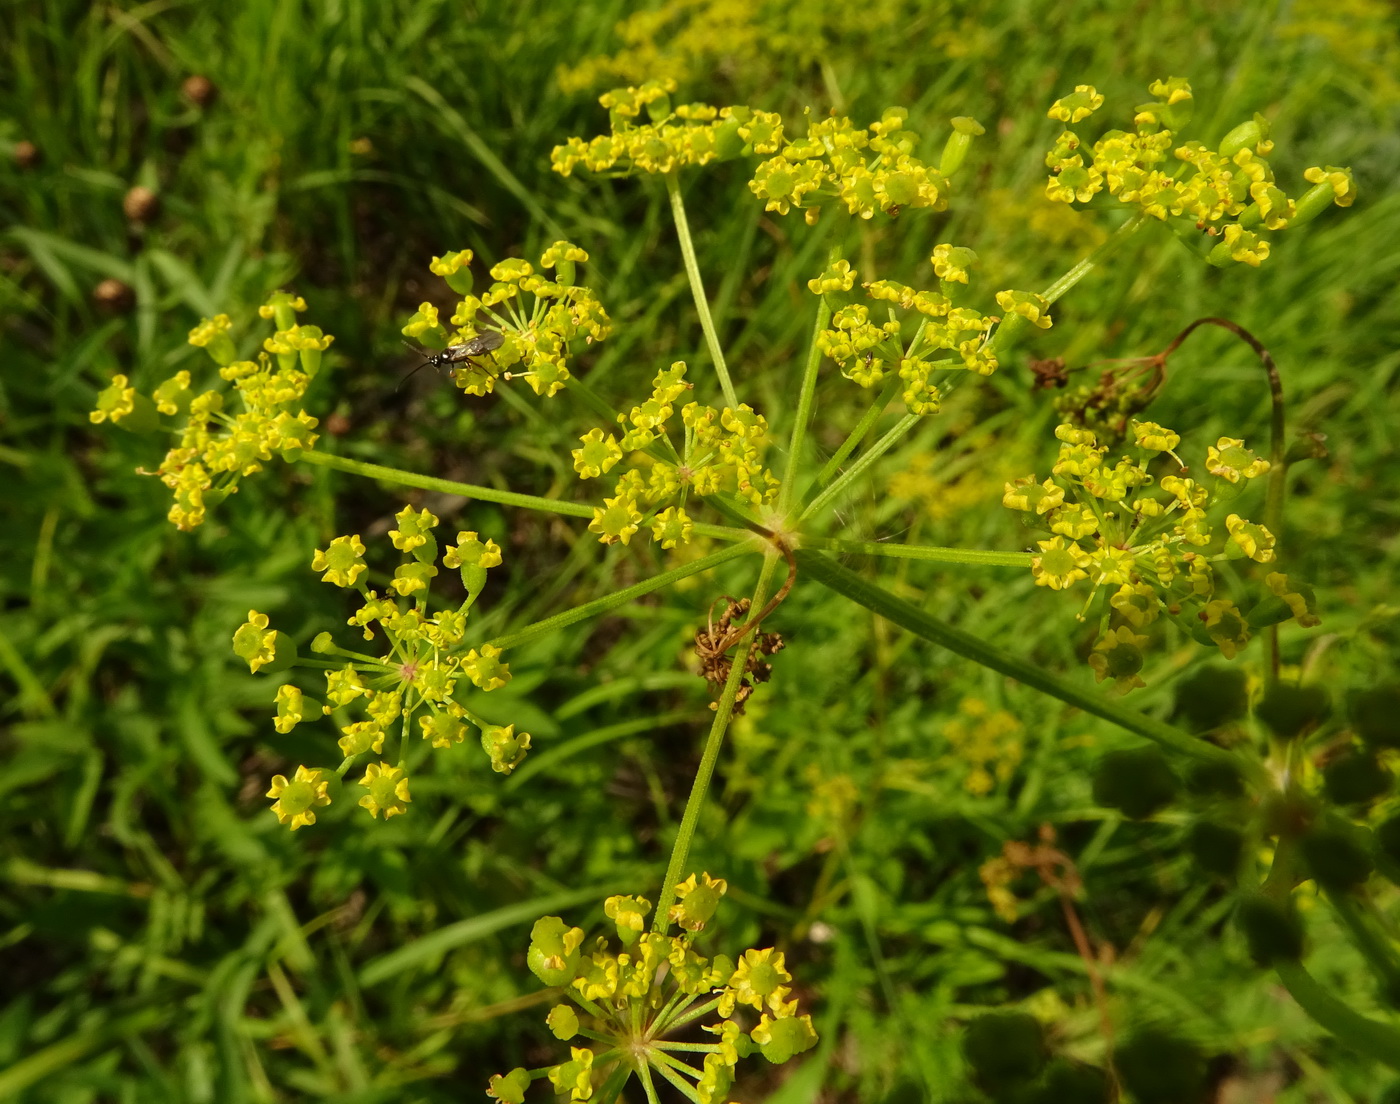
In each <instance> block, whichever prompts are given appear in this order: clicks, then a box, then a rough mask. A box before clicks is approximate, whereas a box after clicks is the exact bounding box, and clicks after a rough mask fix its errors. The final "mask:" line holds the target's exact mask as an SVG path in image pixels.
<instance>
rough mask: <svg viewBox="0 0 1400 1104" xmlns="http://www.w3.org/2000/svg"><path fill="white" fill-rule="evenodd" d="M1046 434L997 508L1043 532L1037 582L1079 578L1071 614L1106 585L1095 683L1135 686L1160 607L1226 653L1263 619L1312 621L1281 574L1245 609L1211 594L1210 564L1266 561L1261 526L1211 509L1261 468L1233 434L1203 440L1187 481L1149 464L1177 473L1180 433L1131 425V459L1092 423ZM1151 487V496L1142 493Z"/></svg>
mask: <svg viewBox="0 0 1400 1104" xmlns="http://www.w3.org/2000/svg"><path fill="white" fill-rule="evenodd" d="M1055 436H1056V437H1057V438H1059V440H1060V442H1061V444H1060V451H1059V455H1058V457H1057V458H1056V461H1055V464H1054V467H1053V468H1052V474H1051V476H1050V478H1048V479H1046V480H1044V481H1043V482H1036V479H1035V477H1034V476H1025V477H1023V478H1021V479H1017V480H1015V481H1013V482H1010V483H1007V484H1006V490H1005V494H1004V495H1003V497H1002V505H1004V506H1006V507H1008V508H1009V509H1013V510H1018V511H1020V512H1021V513H1023V514H1024V515H1025V517H1026V523H1027V524H1028V525H1030V526H1032V527H1035V528H1041V529H1049V530H1050V532H1051V533H1052V534H1054V535H1053V536H1051V537H1050V538H1049V539H1048V540H1042V541H1039V542H1038V543H1039V547H1040V552H1039V553H1038V554H1037V555H1036V556H1034V557H1032V560H1031V571H1032V573H1033V574H1034V576H1035V581H1036V583H1037V584H1038V585H1040V586H1045V587H1049V588H1050V589H1052V590H1064V589H1067V588H1070V587H1073V586H1075V585H1076V584H1077V583H1080V582H1082V581H1085V580H1087V581H1088V583H1089V586H1090V594H1089V597H1088V600H1087V601H1086V602H1085V604H1084V610H1083V612H1081V614H1080V618H1081V620H1082V619H1083V618H1084V617H1085V616H1086V614H1087V613H1088V611H1089V609H1090V606H1091V605H1092V604H1093V602H1094V599H1095V597H1096V596H1097V595H1098V594H1099V592H1100V589H1101V588H1105V587H1106V588H1108V590H1107V593H1108V600H1107V602H1106V603H1104V604H1103V606H1102V607H1101V612H1100V634H1101V635H1100V639H1099V642H1098V644H1097V645H1095V647H1094V650H1093V652H1092V653H1091V654H1090V656H1089V665H1090V666H1091V667H1093V669H1094V673H1095V675H1096V676H1097V677H1098V679H1099V680H1100V681H1103V680H1105V679H1109V678H1111V679H1112V680H1113V682H1114V685H1115V686H1116V688H1117V689H1118V690H1119V691H1122V692H1126V691H1128V690H1131V689H1133V688H1135V687H1138V686H1142V685H1143V680H1142V678H1141V676H1140V674H1139V671H1140V670H1141V668H1142V664H1143V649H1144V648H1146V647H1147V646H1148V642H1149V637H1148V636H1146V635H1144V630H1146V629H1147V627H1148V626H1149V625H1151V624H1153V623H1154V622H1155V621H1156V620H1157V619H1158V617H1159V615H1160V614H1162V613H1167V614H1169V615H1171V617H1172V618H1173V619H1174V620H1175V621H1176V622H1177V623H1178V624H1180V625H1182V626H1183V627H1184V628H1185V629H1186V630H1187V632H1188V633H1189V634H1190V635H1191V636H1192V637H1193V638H1194V639H1196V640H1197V641H1199V642H1200V643H1202V644H1208V645H1213V646H1215V647H1218V648H1219V649H1220V651H1221V654H1222V655H1224V656H1225V658H1227V659H1233V658H1234V656H1235V655H1236V653H1237V652H1238V651H1239V649H1240V648H1242V647H1244V645H1245V644H1246V643H1248V641H1249V638H1250V635H1251V632H1252V631H1253V630H1255V629H1258V628H1260V627H1262V626H1264V625H1268V624H1276V623H1277V622H1279V621H1282V620H1286V619H1287V618H1289V617H1291V616H1297V617H1298V620H1299V623H1300V624H1303V625H1310V624H1316V623H1317V622H1316V616H1315V614H1314V613H1313V612H1312V609H1311V606H1310V605H1309V599H1308V598H1307V597H1305V596H1304V594H1303V593H1302V590H1301V589H1299V588H1296V587H1295V588H1290V586H1289V584H1288V582H1287V578H1286V576H1283V575H1270V576H1269V580H1270V581H1269V582H1268V586H1269V589H1270V590H1271V591H1272V595H1273V596H1270V597H1269V598H1268V599H1267V600H1264V601H1261V602H1260V603H1259V604H1258V605H1257V606H1256V607H1255V609H1254V610H1252V611H1251V612H1250V613H1249V614H1248V615H1246V614H1243V613H1241V612H1240V611H1239V610H1238V609H1237V608H1236V607H1235V604H1234V603H1233V602H1232V601H1230V600H1229V599H1228V598H1225V597H1223V596H1220V595H1217V593H1216V572H1215V569H1214V568H1213V567H1212V565H1213V564H1216V563H1220V562H1223V561H1226V560H1246V559H1247V560H1252V561H1254V562H1255V563H1260V564H1265V563H1271V562H1272V561H1273V560H1274V535H1273V534H1272V533H1270V532H1269V530H1268V529H1266V528H1265V527H1264V526H1262V525H1259V524H1256V523H1255V522H1252V521H1249V520H1247V519H1246V518H1244V517H1243V516H1242V515H1240V514H1237V513H1230V514H1228V515H1227V516H1225V517H1223V518H1222V517H1220V516H1219V515H1220V511H1218V510H1217V509H1216V507H1217V505H1223V504H1224V503H1225V502H1227V501H1230V500H1232V499H1233V498H1234V497H1235V495H1236V494H1238V493H1239V489H1240V488H1241V487H1242V486H1243V485H1245V484H1247V483H1248V482H1249V481H1250V480H1253V479H1257V478H1259V477H1260V476H1263V475H1265V474H1267V473H1268V471H1269V467H1270V465H1269V462H1268V461H1267V460H1263V459H1261V458H1259V457H1257V456H1255V455H1254V453H1252V452H1250V451H1249V450H1248V449H1247V448H1245V447H1244V442H1243V441H1241V440H1239V439H1238V438H1234V437H1222V438H1220V440H1219V441H1218V442H1217V443H1216V444H1214V445H1212V446H1211V447H1210V448H1209V449H1208V450H1207V457H1206V462H1205V464H1204V465H1203V467H1204V470H1205V472H1206V473H1207V474H1206V476H1205V478H1204V481H1201V482H1198V481H1197V480H1195V479H1191V478H1187V477H1185V476H1183V475H1180V474H1177V473H1176V472H1174V471H1170V470H1169V471H1168V472H1166V473H1164V474H1162V475H1160V476H1158V475H1156V474H1154V473H1153V472H1151V471H1149V466H1151V465H1163V464H1170V465H1174V466H1175V467H1176V468H1177V469H1179V470H1181V471H1184V470H1186V469H1185V466H1184V465H1183V464H1182V463H1181V460H1180V459H1179V458H1178V457H1177V455H1176V452H1175V451H1174V450H1175V449H1176V448H1177V447H1178V445H1180V443H1181V437H1180V436H1179V435H1178V434H1176V433H1174V432H1173V431H1172V430H1170V429H1167V428H1165V427H1163V426H1160V425H1157V424H1156V423H1154V422H1134V423H1132V424H1131V434H1130V437H1131V439H1132V441H1133V442H1134V443H1135V444H1136V446H1137V455H1136V456H1120V457H1118V458H1116V459H1115V458H1113V457H1111V456H1110V455H1109V450H1108V448H1107V447H1106V446H1103V445H1101V444H1099V440H1098V437H1097V436H1096V435H1095V433H1094V432H1093V431H1092V430H1089V429H1083V428H1078V427H1075V426H1073V425H1070V424H1068V423H1067V424H1065V425H1061V426H1060V427H1059V428H1058V429H1056V430H1055ZM1168 458H1170V460H1168ZM1154 484H1155V486H1156V491H1155V492H1153V491H1150V490H1149V488H1151V487H1152V486H1153V485H1154ZM1280 579H1281V580H1283V582H1282V583H1279V582H1277V580H1280ZM1307 594H1309V595H1310V594H1311V591H1307ZM1300 611H1301V612H1300Z"/></svg>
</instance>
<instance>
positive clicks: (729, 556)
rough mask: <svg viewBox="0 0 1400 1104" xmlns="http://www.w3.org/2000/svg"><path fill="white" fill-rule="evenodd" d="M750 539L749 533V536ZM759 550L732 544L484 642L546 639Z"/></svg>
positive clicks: (497, 644) (496, 643)
mask: <svg viewBox="0 0 1400 1104" xmlns="http://www.w3.org/2000/svg"><path fill="white" fill-rule="evenodd" d="M750 536H752V534H750ZM757 551H759V546H758V545H757V544H735V545H733V546H731V547H729V548H724V549H721V550H720V551H718V552H712V553H710V554H709V555H708V556H705V557H703V558H702V559H698V560H694V561H692V562H690V563H687V564H681V566H680V567H673V568H672V569H671V570H670V571H665V572H662V573H661V574H660V575H654V576H652V577H651V578H650V579H645V580H643V581H642V582H640V583H634V584H633V585H632V586H630V587H624V588H623V589H622V590H617V591H614V592H613V593H611V594H605V595H604V596H603V597H602V598H595V599H593V601H591V602H585V603H583V605H581V606H575V607H574V608H573V609H568V610H565V611H564V612H563V613H556V614H554V615H553V616H552V617H546V618H545V619H544V620H542V621H536V622H535V623H534V624H533V625H526V626H525V627H524V628H523V629H518V630H517V631H515V632H513V633H507V634H506V635H504V636H498V637H496V638H495V639H494V640H490V641H487V643H489V644H491V645H493V646H495V647H497V648H515V647H518V646H519V645H521V644H525V643H527V642H528V641H531V640H535V639H537V638H538V637H541V636H546V635H548V634H549V633H552V632H554V631H555V630H557V629H562V628H564V627H565V626H566V625H573V624H575V623H577V622H579V621H586V620H588V618H590V617H596V616H597V615H598V614H600V613H607V612H608V610H612V609H617V608H618V607H619V606H625V605H626V604H627V603H628V602H630V601H632V600H633V599H634V598H640V597H642V595H644V594H650V593H651V592H652V591H654V590H660V589H662V588H663V587H668V586H670V585H671V584H672V583H675V582H679V581H680V580H681V579H685V578H689V577H690V576H691V575H698V574H700V572H702V571H709V570H710V568H712V567H718V566H719V565H720V564H723V563H728V562H729V561H730V560H737V559H738V558H739V557H740V556H743V555H746V554H747V553H750V552H757Z"/></svg>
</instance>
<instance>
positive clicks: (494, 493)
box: [297, 452, 753, 541]
mask: <svg viewBox="0 0 1400 1104" xmlns="http://www.w3.org/2000/svg"><path fill="white" fill-rule="evenodd" d="M297 459H298V460H299V461H300V462H301V463H304V464H315V465H317V466H319V467H322V468H334V469H335V470H336V471H343V472H349V473H351V474H352V475H363V476H365V477H366V478H369V479H380V480H383V481H384V482H385V483H397V484H399V485H401V486H404V487H420V488H422V489H423V490H425V491H440V492H441V493H443V494H453V495H461V496H462V497H463V498H476V499H480V500H481V501H482V502H498V503H500V504H501V505H502V506H519V507H521V508H522V509H526V510H543V511H545V512H546V513H551V514H564V515H565V516H567V517H586V518H591V517H592V516H593V507H592V506H589V505H588V504H587V503H586V502H562V501H560V500H559V499H555V498H542V497H541V496H539V495H528V494H520V493H518V492H516V491H499V490H497V489H496V488H495V487H481V486H478V485H477V484H475V483H458V482H456V481H455V480H452V479H439V478H438V477H437V476H435V475H419V474H418V473H417V472H410V471H404V470H403V469H402V468H387V467H385V466H384V465H383V464H369V463H366V462H365V461H363V460H351V459H349V458H348V457H345V456H335V455H333V454H331V453H328V452H303V453H302V454H301V455H300V456H299V457H298V458H297ZM695 532H696V533H698V534H700V535H701V536H702V537H716V538H718V539H719V540H729V541H747V540H749V539H750V538H751V537H752V536H753V534H752V533H751V532H749V531H748V530H747V529H734V528H731V527H730V526H728V525H705V524H702V523H700V522H696V523H695Z"/></svg>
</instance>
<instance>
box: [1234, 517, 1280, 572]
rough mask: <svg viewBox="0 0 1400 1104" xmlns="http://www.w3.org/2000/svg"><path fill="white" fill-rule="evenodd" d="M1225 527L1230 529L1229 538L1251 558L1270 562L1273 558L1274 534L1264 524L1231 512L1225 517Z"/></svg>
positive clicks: (1261, 561) (1258, 561)
mask: <svg viewBox="0 0 1400 1104" xmlns="http://www.w3.org/2000/svg"><path fill="white" fill-rule="evenodd" d="M1225 528H1226V529H1228V530H1229V531H1230V539H1231V540H1232V541H1234V542H1235V544H1236V545H1237V546H1238V547H1239V549H1240V550H1241V551H1242V552H1243V553H1244V554H1245V555H1246V556H1248V557H1249V558H1250V559H1251V560H1254V561H1255V562H1256V563H1270V562H1271V561H1272V560H1273V559H1274V535H1273V534H1272V533H1270V532H1269V531H1268V530H1267V529H1265V528H1264V526H1262V525H1256V524H1255V523H1254V522H1252V521H1247V520H1245V519H1244V518H1242V517H1240V515H1239V514H1231V515H1230V516H1229V517H1227V518H1226V519H1225Z"/></svg>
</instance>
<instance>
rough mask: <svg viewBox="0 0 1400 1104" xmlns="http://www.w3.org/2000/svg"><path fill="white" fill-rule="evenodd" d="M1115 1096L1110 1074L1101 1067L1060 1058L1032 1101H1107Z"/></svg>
mask: <svg viewBox="0 0 1400 1104" xmlns="http://www.w3.org/2000/svg"><path fill="white" fill-rule="evenodd" d="M1111 1099H1113V1093H1112V1089H1111V1087H1110V1085H1109V1081H1108V1074H1107V1073H1106V1072H1104V1071H1103V1070H1101V1069H1100V1068H1099V1067H1098V1066H1086V1065H1081V1064H1080V1063H1078V1062H1071V1061H1070V1060H1069V1059H1067V1058H1058V1059H1056V1060H1055V1061H1054V1062H1053V1063H1051V1066H1050V1068H1049V1069H1048V1070H1046V1071H1045V1076H1044V1078H1042V1079H1041V1082H1040V1085H1039V1087H1038V1088H1037V1089H1036V1091H1035V1092H1034V1093H1033V1094H1032V1095H1031V1097H1030V1098H1029V1104H1104V1102H1105V1101H1108V1100H1111Z"/></svg>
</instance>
